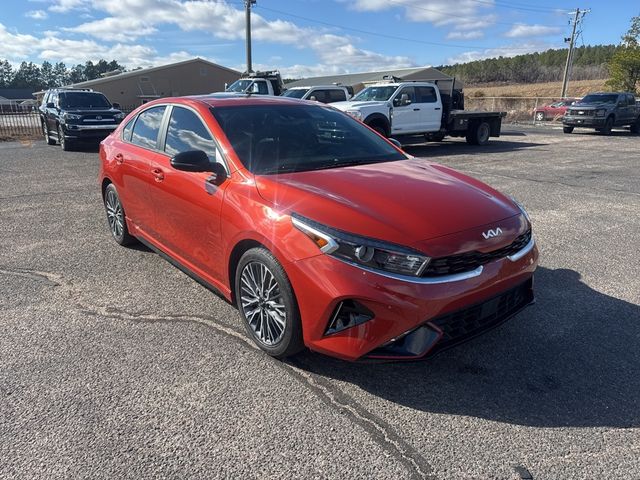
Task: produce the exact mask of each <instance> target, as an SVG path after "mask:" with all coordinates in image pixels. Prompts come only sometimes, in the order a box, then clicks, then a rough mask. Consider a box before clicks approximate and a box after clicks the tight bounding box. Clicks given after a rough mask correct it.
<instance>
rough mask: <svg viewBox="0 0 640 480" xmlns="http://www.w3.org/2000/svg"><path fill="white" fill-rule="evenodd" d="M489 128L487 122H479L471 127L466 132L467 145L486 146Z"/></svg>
mask: <svg viewBox="0 0 640 480" xmlns="http://www.w3.org/2000/svg"><path fill="white" fill-rule="evenodd" d="M490 135H491V127H490V126H489V124H488V123H487V122H480V123H478V124H477V125H474V126H472V127H471V128H470V129H469V131H468V132H467V137H466V138H467V143H468V144H469V145H486V144H487V143H489V136H490Z"/></svg>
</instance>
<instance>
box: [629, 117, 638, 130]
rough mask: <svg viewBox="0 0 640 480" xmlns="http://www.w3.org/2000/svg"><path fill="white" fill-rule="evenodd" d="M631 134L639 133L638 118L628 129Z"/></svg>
mask: <svg viewBox="0 0 640 480" xmlns="http://www.w3.org/2000/svg"><path fill="white" fill-rule="evenodd" d="M629 131H630V132H631V133H640V117H638V118H636V121H635V122H634V123H632V124H631V126H630V127H629Z"/></svg>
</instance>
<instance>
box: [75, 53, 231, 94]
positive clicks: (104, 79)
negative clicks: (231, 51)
mask: <svg viewBox="0 0 640 480" xmlns="http://www.w3.org/2000/svg"><path fill="white" fill-rule="evenodd" d="M188 63H204V64H206V65H209V66H210V67H215V68H220V69H222V70H227V71H229V72H231V73H235V74H236V75H238V76H240V72H238V71H236V70H233V69H231V68H227V67H223V66H222V65H218V64H217V63H213V62H210V61H209V60H204V59H202V58H199V57H196V58H192V59H190V60H184V61H182V62H175V63H168V64H166V65H160V66H158V67H150V68H140V69H138V70H132V71H130V72H124V73H119V74H117V75H110V76H107V77H100V78H95V79H93V80H87V81H86V82H78V83H74V84H73V85H68V86H69V87H74V88H84V87H87V88H89V87H91V86H94V85H103V84H105V83H108V82H112V81H114V80H121V79H123V78H128V77H135V76H138V75H146V74H149V73H151V72H157V71H159V70H166V69H169V68H174V67H177V66H182V65H186V64H188Z"/></svg>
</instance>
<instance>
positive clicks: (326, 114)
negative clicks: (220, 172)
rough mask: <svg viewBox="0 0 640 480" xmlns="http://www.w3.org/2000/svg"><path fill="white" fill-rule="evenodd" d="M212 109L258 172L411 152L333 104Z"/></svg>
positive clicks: (248, 164) (243, 158) (360, 162)
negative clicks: (401, 148) (388, 140)
mask: <svg viewBox="0 0 640 480" xmlns="http://www.w3.org/2000/svg"><path fill="white" fill-rule="evenodd" d="M211 111H212V113H213V115H214V117H215V118H216V120H217V121H218V123H219V124H220V126H221V127H222V129H223V130H224V133H225V135H226V136H227V138H228V139H229V141H230V142H231V145H232V147H233V149H234V151H235V152H236V154H237V155H238V157H239V158H240V160H241V161H242V163H243V165H244V166H245V167H246V168H247V169H248V170H249V171H251V172H252V173H254V174H263V175H267V174H277V173H285V172H287V173H288V172H304V171H309V170H321V169H327V168H336V167H344V166H351V165H364V164H369V163H378V162H390V161H395V160H404V159H406V158H407V157H406V156H405V155H403V154H402V153H401V152H399V151H398V150H396V149H395V148H394V147H393V146H391V145H390V144H389V143H388V142H387V141H385V140H384V139H383V138H381V137H380V136H379V135H377V134H376V133H374V132H372V131H371V130H369V129H368V128H367V127H365V126H364V125H363V124H361V123H360V122H358V121H356V120H354V119H352V118H351V117H350V116H348V115H346V114H344V113H342V112H339V111H337V110H334V109H333V108H330V107H325V106H320V105H318V106H315V105H246V106H235V107H216V108H212V109H211Z"/></svg>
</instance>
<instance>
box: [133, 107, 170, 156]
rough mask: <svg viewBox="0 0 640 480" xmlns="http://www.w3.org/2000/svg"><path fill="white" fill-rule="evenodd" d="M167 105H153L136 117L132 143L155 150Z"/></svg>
mask: <svg viewBox="0 0 640 480" xmlns="http://www.w3.org/2000/svg"><path fill="white" fill-rule="evenodd" d="M166 108H167V107H166V106H164V105H162V106H159V107H152V108H150V109H148V110H145V111H144V112H142V113H141V114H140V115H138V118H137V119H136V122H135V124H134V126H133V131H132V132H131V143H134V144H135V145H139V146H141V147H144V148H150V149H152V150H155V149H156V148H157V145H158V133H159V132H160V125H161V123H162V117H163V116H164V111H165V110H166Z"/></svg>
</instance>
